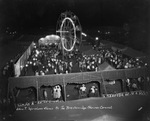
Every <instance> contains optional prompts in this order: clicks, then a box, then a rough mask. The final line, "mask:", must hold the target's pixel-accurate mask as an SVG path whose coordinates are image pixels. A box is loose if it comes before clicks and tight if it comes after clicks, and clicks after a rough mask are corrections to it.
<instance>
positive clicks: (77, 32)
mask: <svg viewBox="0 0 150 121" xmlns="http://www.w3.org/2000/svg"><path fill="white" fill-rule="evenodd" d="M56 33H57V34H58V35H59V36H60V38H61V44H62V51H63V53H65V52H71V51H73V50H74V49H75V48H77V49H78V48H79V47H80V45H81V42H82V27H81V24H80V21H79V19H78V17H77V16H76V15H75V14H74V13H72V12H70V11H66V12H64V13H62V14H61V15H60V17H59V19H58V21H57V26H56Z"/></svg>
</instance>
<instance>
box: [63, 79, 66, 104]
mask: <svg viewBox="0 0 150 121" xmlns="http://www.w3.org/2000/svg"><path fill="white" fill-rule="evenodd" d="M63 87H64V88H63V89H64V101H65V102H66V84H65V80H64V76H63Z"/></svg>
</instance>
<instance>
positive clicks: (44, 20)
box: [0, 0, 150, 49]
mask: <svg viewBox="0 0 150 121" xmlns="http://www.w3.org/2000/svg"><path fill="white" fill-rule="evenodd" d="M66 10H70V11H72V12H73V13H74V14H75V15H77V16H78V18H79V20H80V23H81V25H82V28H83V29H84V28H94V27H99V28H100V27H101V26H117V27H123V25H124V24H125V23H128V25H129V28H130V35H131V36H130V39H131V40H132V43H133V45H134V46H135V47H137V49H140V48H141V47H142V48H149V45H150V43H149V39H150V34H149V33H150V30H149V28H150V0H0V27H1V28H6V27H7V26H9V27H12V28H15V29H19V30H20V28H22V29H26V30H31V29H36V28H38V29H39V28H40V27H42V28H44V27H49V28H50V27H53V28H54V29H55V27H56V23H57V20H58V18H59V15H60V14H61V13H62V12H65V11H66ZM145 46H146V47H145Z"/></svg>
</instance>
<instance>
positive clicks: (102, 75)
mask: <svg viewBox="0 0 150 121" xmlns="http://www.w3.org/2000/svg"><path fill="white" fill-rule="evenodd" d="M101 77H102V85H103V87H104V91H105V94H106V95H107V90H106V86H105V84H104V77H103V75H102V73H101Z"/></svg>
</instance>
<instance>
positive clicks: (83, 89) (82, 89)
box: [79, 84, 87, 98]
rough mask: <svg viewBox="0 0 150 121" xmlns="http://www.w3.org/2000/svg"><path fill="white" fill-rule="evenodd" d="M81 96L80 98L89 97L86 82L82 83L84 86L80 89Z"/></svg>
mask: <svg viewBox="0 0 150 121" xmlns="http://www.w3.org/2000/svg"><path fill="white" fill-rule="evenodd" d="M79 97H80V98H84V97H87V89H86V86H85V84H82V86H81V87H80V89H79Z"/></svg>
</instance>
